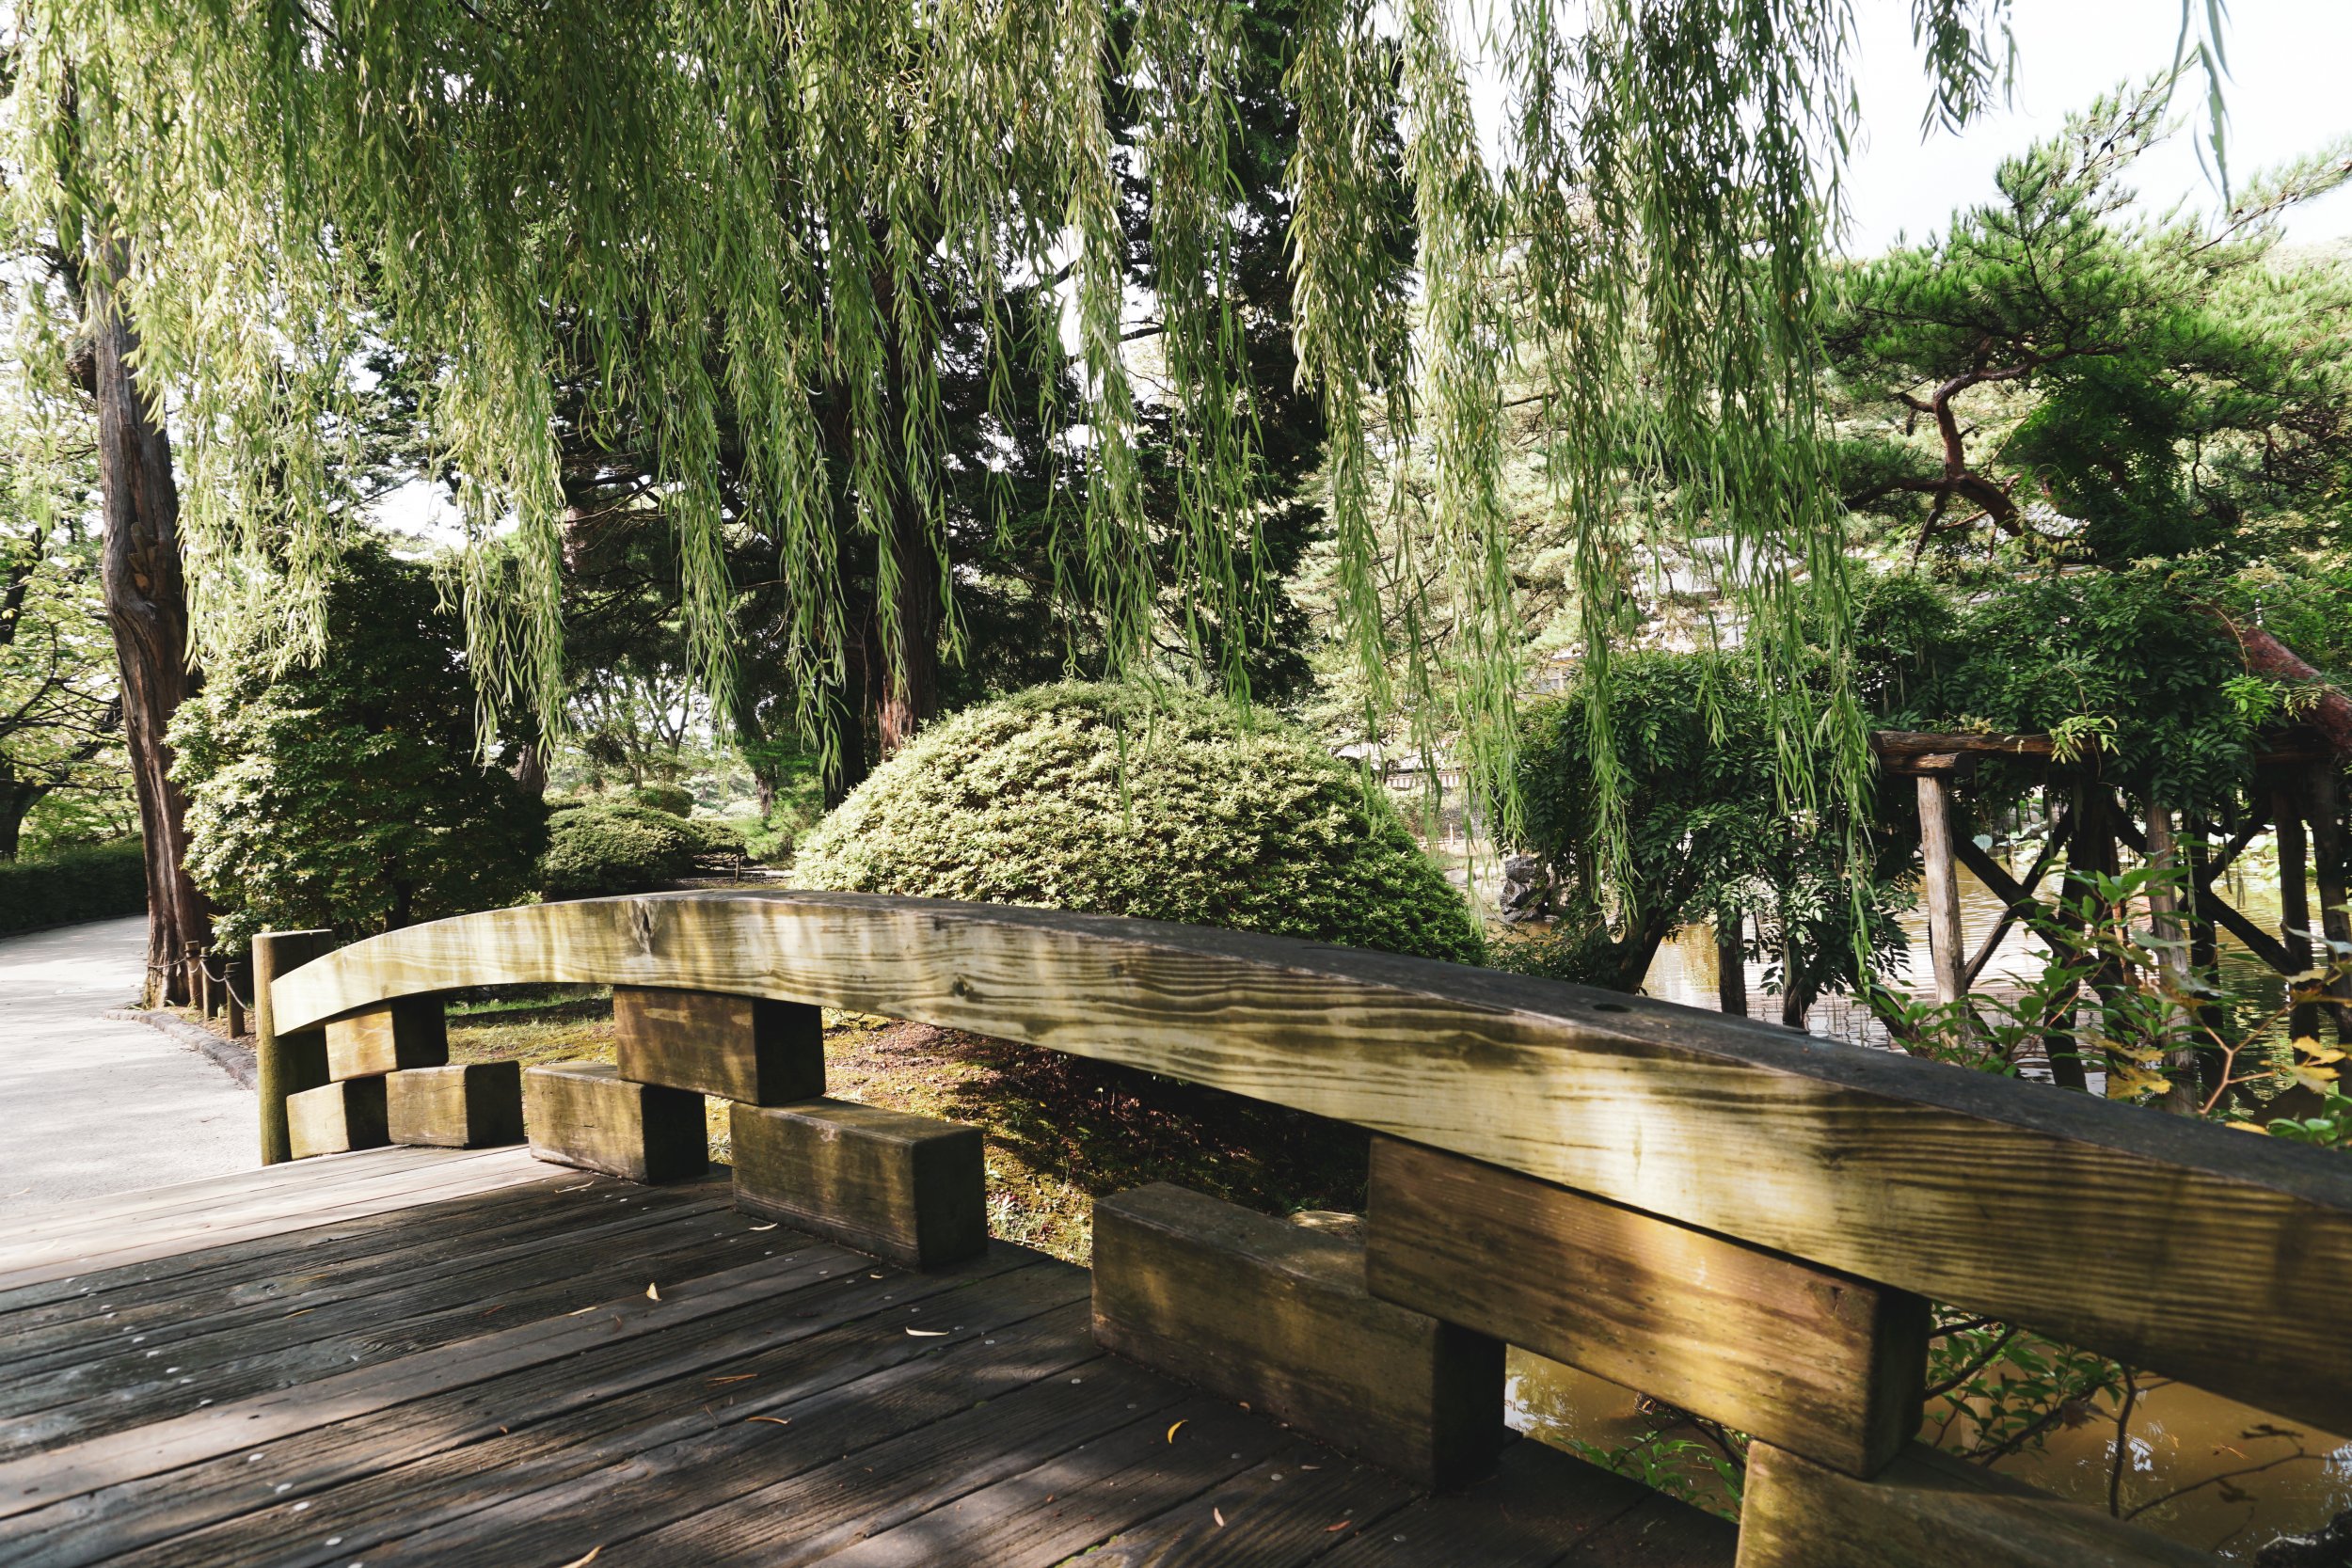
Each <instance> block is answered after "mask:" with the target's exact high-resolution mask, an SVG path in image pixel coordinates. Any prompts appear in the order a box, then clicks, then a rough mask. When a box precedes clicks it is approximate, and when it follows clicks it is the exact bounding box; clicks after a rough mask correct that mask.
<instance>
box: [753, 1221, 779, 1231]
mask: <svg viewBox="0 0 2352 1568" xmlns="http://www.w3.org/2000/svg"><path fill="white" fill-rule="evenodd" d="M775 1227H776V1224H775V1221H773V1220H771V1221H769V1222H768V1223H767V1224H766V1225H755V1226H753V1227H752V1228H753V1229H754V1230H773V1229H774V1228H775Z"/></svg>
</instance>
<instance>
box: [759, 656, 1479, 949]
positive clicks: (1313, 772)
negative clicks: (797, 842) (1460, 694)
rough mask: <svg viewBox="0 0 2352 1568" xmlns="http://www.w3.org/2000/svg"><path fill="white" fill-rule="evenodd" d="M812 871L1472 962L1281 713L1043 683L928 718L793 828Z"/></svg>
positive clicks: (1395, 839) (939, 893)
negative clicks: (845, 793)
mask: <svg viewBox="0 0 2352 1568" xmlns="http://www.w3.org/2000/svg"><path fill="white" fill-rule="evenodd" d="M795 870H796V872H797V874H798V879H799V880H800V881H801V882H802V883H803V885H805V886H809V887H818V888H832V889H836V890H841V891H850V892H864V893H896V894H905V895H926V896H931V897H941V898H968V899H977V900H982V901H986V902H992V903H1000V904H1027V905H1035V906H1041V907H1045V908H1051V909H1063V910H1074V911H1085V912H1091V913H1099V914H1122V915H1134V916H1138V917H1142V918H1145V919H1152V920H1173V921H1183V922H1186V923H1188V924H1192V925H1199V926H1221V927H1230V928H1232V929H1235V930H1245V931H1266V932H1273V933H1277V934H1280V935H1285V936H1296V937H1308V938H1312V939H1314V940H1317V941H1321V942H1336V943H1340V944H1343V945H1346V946H1351V947H1371V948H1378V949H1382V950H1385V951H1388V952H1391V953H1408V954H1417V955H1420V956H1422V957H1425V958H1450V959H1454V960H1456V961H1461V962H1475V961H1477V960H1478V958H1480V957H1481V955H1482V953H1483V951H1484V942H1482V940H1481V938H1480V935H1479V930H1478V927H1477V925H1476V923H1475V922H1474V921H1473V920H1472V918H1471V915H1470V910H1469V907H1468V906H1467V905H1466V904H1465V903H1464V901H1463V899H1462V896H1461V895H1460V894H1459V893H1457V892H1456V891H1455V890H1454V887H1453V886H1452V885H1451V884H1449V883H1448V882H1447V880H1446V879H1445V875H1444V873H1443V872H1442V871H1441V870H1440V869H1439V868H1438V865H1437V863H1435V862H1433V861H1432V860H1430V858H1429V857H1428V856H1427V855H1425V854H1424V853H1422V849H1421V847H1419V846H1418V845H1416V844H1415V843H1414V842H1413V839H1412V836H1411V835H1410V834H1409V833H1407V832H1406V830H1405V826H1404V824H1403V823H1402V822H1401V821H1399V820H1398V819H1397V817H1396V816H1395V814H1394V812H1393V811H1391V809H1390V808H1389V807H1388V805H1387V804H1386V802H1385V801H1382V800H1377V799H1371V800H1368V799H1367V798H1366V795H1365V792H1364V790H1363V788H1362V786H1361V784H1359V781H1358V778H1357V775H1356V774H1355V772H1354V771H1353V770H1351V769H1350V768H1348V767H1347V766H1346V765H1344V764H1343V763H1341V762H1339V761H1338V760H1336V759H1335V758H1333V757H1331V756H1329V755H1328V754H1327V753H1326V752H1324V751H1323V750H1322V748H1321V747H1320V746H1319V745H1318V744H1317V743H1316V742H1315V740H1314V739H1313V738H1312V737H1311V736H1308V735H1306V734H1304V733H1302V732H1300V731H1298V730H1296V729H1294V728H1291V727H1289V726H1286V725H1284V724H1282V723H1280V722H1279V721H1277V720H1275V719H1274V718H1273V717H1272V716H1271V715H1268V714H1264V713H1259V714H1255V715H1251V716H1244V715H1243V714H1241V713H1240V712H1238V711H1237V710H1235V709H1234V708H1233V707H1232V706H1231V705H1228V704H1226V703H1223V702H1221V701H1217V700H1215V699H1211V698H1205V697H1194V696H1187V695H1184V694H1181V693H1160V694H1150V695H1147V694H1143V693H1139V692H1136V691H1134V690H1132V689H1124V688H1118V687H1104V686H1084V685H1062V686H1051V687H1041V688H1039V689H1034V690H1031V691H1026V692H1023V693H1021V694H1019V695H1017V696H1014V697H1009V698H1007V699H1005V700H1003V701H1001V702H997V703H993V704H990V705H987V706H985V707H979V708H975V709H972V710H970V711H967V712H965V713H962V714H960V715H958V716H956V717H955V718H952V719H949V720H946V721H943V722H941V723H938V724H936V725H934V726H932V727H931V728H930V729H929V730H926V731H925V732H924V733H923V734H922V735H920V736H917V737H916V738H915V739H914V741H913V742H911V743H910V744H908V745H907V746H906V747H905V748H903V749H902V750H900V751H899V752H898V754H897V755H895V756H893V757H892V758H891V759H890V760H889V761H888V762H887V763H885V764H883V765H882V768H879V769H877V770H876V771H875V773H874V774H873V776H872V777H871V778H869V779H867V780H866V783H865V784H863V785H861V786H860V787H859V788H858V789H857V790H856V791H855V792H853V793H852V794H851V795H850V798H849V799H848V800H846V801H844V802H843V803H842V804H841V806H840V808H839V809H838V810H836V811H835V812H834V813H833V815H832V816H828V817H826V818H825V820H824V821H823V822H822V823H820V824H819V825H818V828H817V829H816V831H815V832H812V833H811V834H810V835H809V836H808V837H807V838H806V839H805V840H804V841H803V844H802V847H801V854H800V858H799V860H798V861H797V862H796V863H795Z"/></svg>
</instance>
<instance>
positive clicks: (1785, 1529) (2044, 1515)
mask: <svg viewBox="0 0 2352 1568" xmlns="http://www.w3.org/2000/svg"><path fill="white" fill-rule="evenodd" d="M2215 1561H2216V1560H2215V1559H2213V1558H2211V1557H2208V1556H2207V1555H2206V1554H2205V1553H2203V1552H2201V1551H2196V1550H2194V1549H2192V1548H2190V1547H2187V1546H2184V1545H2181V1544H2178V1543H2177V1542H2172V1541H2167V1540H2166V1539H2165V1538H2164V1537H2162V1536H2160V1535H2155V1534H2153V1533H2151V1532H2150V1531H2148V1530H2144V1529H2141V1528H2138V1527H2137V1526H2136V1525H2127V1524H2123V1523H2122V1522H2121V1521H2120V1520H2116V1519H2111V1518H2109V1517H2107V1515H2106V1514H2104V1513H2096V1512H2094V1511H2092V1510H2090V1509H2088V1508H2083V1507H2080V1506H2078V1505H2076V1504H2074V1503H2065V1502H2060V1501H2059V1500H2058V1498H2056V1497H2051V1496H2049V1495H2048V1494H2047V1493H2042V1492H2037V1491H2035V1490H2034V1489H2033V1488H2031V1487H2029V1486H2026V1485H2023V1484H2021V1483H2020V1482H2017V1481H2010V1479H2009V1478H2008V1477H2006V1476H1997V1475H1994V1474H1993V1473H1992V1472H1991V1471H1988V1470H1986V1469H1984V1468H1983V1467H1982V1466H1981V1465H1966V1464H1963V1463H1962V1462H1960V1461H1959V1460H1956V1459H1953V1458H1951V1457H1950V1456H1948V1455H1946V1454H1941V1453H1938V1452H1936V1451H1935V1450H1934V1449H1930V1448H1926V1447H1920V1446H1915V1447H1914V1448H1912V1449H1909V1450H1907V1451H1906V1452H1905V1453H1904V1454H1903V1456H1902V1458H1901V1459H1899V1460H1898V1461H1897V1462H1896V1464H1895V1465H1894V1466H1893V1467H1892V1468H1891V1469H1889V1470H1888V1471H1887V1472H1886V1473H1885V1474H1884V1475H1882V1476H1880V1477H1879V1478H1878V1479H1877V1480H1876V1481H1856V1480H1854V1479H1853V1478H1852V1477H1851V1476H1843V1475H1839V1474H1838V1473H1837V1472H1836V1471H1835V1470H1831V1469H1826V1468H1824V1467H1822V1466H1820V1465H1814V1464H1811V1463H1809V1462H1807V1461H1805V1460H1804V1459H1802V1458H1800V1457H1798V1456H1797V1455H1795V1454H1792V1453H1788V1452H1785V1451H1783V1450H1781V1449H1774V1448H1772V1447H1771V1446H1770V1445H1768V1444H1764V1443H1758V1444H1756V1445H1755V1446H1754V1447H1753V1448H1751V1449H1749V1450H1748V1481H1747V1490H1746V1492H1745V1495H1744V1497H1743V1499H1742V1506H1741V1510H1740V1559H1739V1564H1738V1568H1944V1565H1946V1564H1947V1563H1955V1562H1965V1563H1967V1564H1969V1565H1970V1568H2214V1564H2215Z"/></svg>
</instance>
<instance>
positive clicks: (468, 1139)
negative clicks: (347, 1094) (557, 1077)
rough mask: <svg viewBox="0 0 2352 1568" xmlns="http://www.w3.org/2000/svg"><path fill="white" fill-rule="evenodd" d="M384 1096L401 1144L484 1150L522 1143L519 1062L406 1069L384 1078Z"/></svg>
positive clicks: (395, 1136) (388, 1118) (387, 1115)
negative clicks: (494, 1146) (490, 1147)
mask: <svg viewBox="0 0 2352 1568" xmlns="http://www.w3.org/2000/svg"><path fill="white" fill-rule="evenodd" d="M384 1096H385V1099H384V1113H385V1124H386V1126H387V1128H388V1129H389V1132H390V1133H391V1138H392V1142H394V1143H396V1144H426V1145H430V1146H433V1147H435V1148H486V1147H489V1146H492V1145H496V1144H511V1143H519V1142H520V1141H521V1140H522V1135H523V1071H522V1068H521V1066H520V1065H519V1064H517V1063H515V1062H469V1063H467V1064H465V1065H463V1066H460V1067H422V1068H407V1069H403V1070H401V1071H399V1072H395V1073H392V1074H390V1075H389V1076H388V1077H387V1078H386V1079H385V1080H384Z"/></svg>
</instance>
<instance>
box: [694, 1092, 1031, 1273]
mask: <svg viewBox="0 0 2352 1568" xmlns="http://www.w3.org/2000/svg"><path fill="white" fill-rule="evenodd" d="M731 1148H732V1154H733V1158H734V1161H735V1201H736V1203H737V1205H738V1206H739V1208H742V1209H744V1210H747V1211H749V1212H752V1213H756V1214H767V1215H771V1216H772V1217H774V1218H777V1219H781V1220H785V1221H787V1222H788V1223H790V1224H791V1225H793V1226H795V1227H799V1228H800V1229H803V1230H807V1231H810V1232H813V1233H814V1234H816V1235H819V1236H829V1237H831V1238H832V1239H834V1241H837V1242H840V1243H843V1244H844V1245H847V1246H853V1247H856V1248H857V1249H858V1250H859V1251H861V1252H870V1253H873V1254H875V1255H876V1256H878V1257H882V1258H887V1259H890V1260H891V1261H893V1262H896V1263H903V1264H905V1265H906V1266H907V1267H909V1268H917V1269H928V1268H939V1267H942V1266H944V1265H946V1264H949V1263H955V1262H961V1260H962V1259H966V1258H971V1257H975V1256H977V1254H978V1253H979V1252H980V1251H981V1250H982V1249H983V1248H985V1247H986V1246H987V1245H988V1177H987V1171H986V1168H985V1166H984V1164H983V1163H982V1148H981V1137H980V1130H979V1129H978V1128H977V1127H966V1126H963V1125H962V1124H961V1123H958V1122H951V1121H939V1120H936V1119H934V1118H932V1117H915V1116H908V1115H906V1114H905V1113H904V1112H900V1111H886V1110H883V1109H882V1108H880V1107H879V1106H873V1105H858V1104H852V1103H850V1101H841V1100H812V1101H804V1102H803V1103H801V1104H798V1105H780V1106H771V1107H764V1108H763V1107H760V1106H756V1105H746V1104H743V1103H740V1102H738V1103H737V1105H736V1106H735V1110H734V1130H733V1137H732V1143H731Z"/></svg>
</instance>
